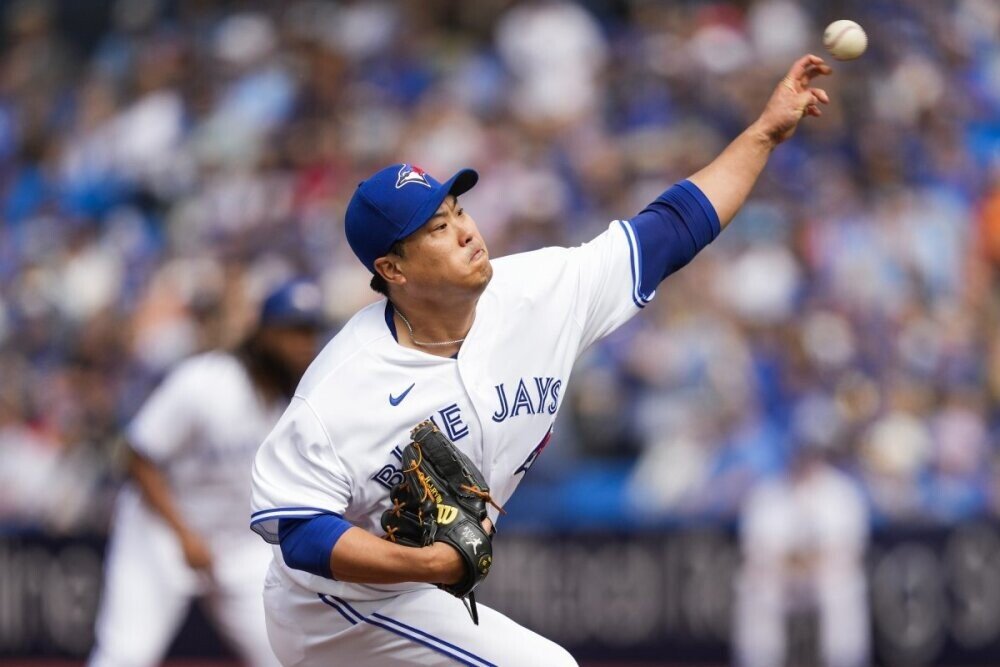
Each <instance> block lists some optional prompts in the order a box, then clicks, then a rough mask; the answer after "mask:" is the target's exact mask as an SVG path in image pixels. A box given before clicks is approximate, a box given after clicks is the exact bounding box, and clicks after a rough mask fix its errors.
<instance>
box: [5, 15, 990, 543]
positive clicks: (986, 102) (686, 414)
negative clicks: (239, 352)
mask: <svg viewBox="0 0 1000 667" xmlns="http://www.w3.org/2000/svg"><path fill="white" fill-rule="evenodd" d="M82 7H83V6H82V5H81V4H80V3H73V2H70V1H69V0H47V1H45V2H39V1H35V0H32V1H19V2H10V3H6V4H5V5H4V10H3V14H2V20H3V24H2V30H3V34H4V40H3V41H2V46H0V55H2V58H0V158H2V159H0V209H2V211H3V216H2V220H0V370H2V372H3V377H4V384H5V386H16V387H18V388H19V391H20V395H19V396H18V398H17V400H16V401H14V402H13V403H11V402H10V401H7V400H6V399H5V400H4V401H3V403H4V405H5V406H8V407H5V408H4V409H3V412H4V416H3V425H2V426H0V429H2V431H3V435H2V436H0V440H2V441H3V443H4V444H3V445H0V446H2V447H4V450H5V452H8V453H9V454H10V455H9V456H6V455H5V456H4V461H3V462H2V463H0V475H4V474H10V473H4V472H3V470H4V469H6V470H13V471H15V472H14V473H13V474H14V475H15V476H17V471H20V470H23V471H24V472H25V474H24V475H23V476H21V477H20V478H19V479H18V480H17V482H18V483H17V484H12V485H10V486H8V487H5V490H6V494H5V495H4V497H3V499H2V500H0V506H2V512H3V515H2V516H3V521H4V523H5V524H7V527H8V528H12V527H13V526H15V525H17V526H18V527H25V526H28V527H31V526H35V527H37V526H44V527H45V528H46V529H49V530H66V531H72V530H89V529H95V528H96V529H100V528H101V527H102V526H103V524H105V523H106V521H107V518H108V516H109V512H110V507H109V504H108V498H109V497H111V495H112V494H111V493H110V491H112V490H113V487H114V484H115V479H116V478H115V475H114V468H115V467H116V466H119V465H120V462H118V461H117V460H116V459H114V458H113V457H112V452H113V451H114V447H113V445H112V443H113V437H114V434H115V433H117V432H119V431H120V428H121V426H122V425H123V423H125V422H126V421H127V420H128V419H129V418H130V417H131V416H132V413H133V412H134V411H135V410H136V409H137V407H138V404H139V403H140V402H141V400H142V398H143V397H144V396H145V395H146V394H147V393H148V392H149V391H150V389H151V387H153V386H154V385H155V384H156V383H157V382H158V381H159V380H160V379H161V377H162V375H163V373H164V372H165V370H166V369H167V368H169V367H171V366H172V365H173V364H175V363H176V362H177V361H179V360H180V359H182V358H184V357H187V356H189V355H192V354H195V353H197V352H199V351H203V350H205V349H208V348H211V347H214V346H217V345H231V344H233V343H235V342H236V341H237V340H238V339H239V338H240V337H241V335H242V334H243V333H244V332H245V330H246V326H247V322H248V313H249V312H250V311H248V308H247V303H246V302H247V301H248V300H249V301H252V300H254V299H256V298H259V297H260V295H261V291H262V289H263V286H265V285H269V284H274V283H275V282H276V281H280V280H281V279H283V278H287V277H289V276H291V275H297V274H306V275H310V276H312V277H314V278H315V279H316V280H317V281H318V282H320V283H321V284H322V285H323V287H324V293H325V295H326V298H327V300H328V301H327V303H326V304H325V307H326V310H327V311H328V312H329V313H330V314H331V315H332V316H333V317H334V318H335V319H343V318H344V317H347V316H349V315H350V314H351V313H353V312H355V311H356V310H357V308H358V307H359V306H360V305H362V304H363V303H365V302H367V301H370V300H373V299H374V298H375V295H374V294H373V293H372V292H371V291H370V290H369V289H368V287H367V283H368V276H367V272H365V271H364V269H363V268H362V267H360V266H358V265H357V262H356V261H354V259H353V256H352V255H351V253H350V249H349V248H348V247H347V245H346V243H345V239H344V237H343V231H342V224H341V221H342V219H343V209H344V206H345V202H346V199H347V197H349V195H350V193H351V192H352V190H353V188H354V186H355V185H356V184H357V182H358V181H359V180H360V178H362V177H363V176H364V175H366V174H368V173H370V172H371V171H372V169H373V168H374V167H375V166H377V165H381V164H387V163H390V162H395V161H401V160H403V159H407V160H410V161H416V162H418V163H420V164H423V165H424V166H426V167H427V168H429V169H431V170H432V171H442V172H444V171H448V170H450V169H453V168H455V167H457V166H465V165H469V166H474V167H476V168H477V169H478V170H479V171H480V173H481V174H482V176H483V183H484V184H487V185H484V186H482V187H481V188H477V189H476V190H474V191H473V192H472V193H470V196H469V198H468V201H466V202H465V205H466V206H467V207H468V208H469V209H470V210H472V211H474V212H475V215H476V218H477V220H478V221H479V222H480V224H481V226H482V229H483V232H484V235H485V236H486V238H487V240H488V241H489V242H490V246H491V251H492V252H493V253H494V254H497V255H500V254H505V253H508V252H513V251H516V250H523V249H526V248H534V247H538V246H540V245H546V244H560V245H567V244H575V243H578V242H580V241H582V240H585V239H587V238H590V237H592V236H593V235H594V234H595V233H597V231H598V230H600V229H602V228H603V227H604V226H606V225H607V223H608V221H609V220H612V219H615V218H623V217H628V216H630V215H633V214H634V213H635V212H636V211H638V210H639V209H640V208H641V207H642V206H644V205H645V204H646V203H647V202H648V201H650V200H651V199H652V198H654V197H655V196H656V195H657V194H658V192H657V191H656V188H658V187H660V186H661V185H662V183H663V182H664V181H668V180H670V179H677V178H681V177H683V176H685V175H687V174H690V173H692V172H693V171H695V170H696V169H698V168H700V167H701V166H702V165H703V164H704V163H705V161H707V160H708V159H709V158H710V157H711V156H712V155H714V154H715V153H716V152H717V151H718V150H719V149H721V148H722V146H723V145H724V144H725V142H726V141H727V140H728V139H730V138H731V136H732V135H733V133H734V132H736V131H738V130H739V129H740V128H742V127H743V126H744V125H745V124H746V123H747V122H749V121H750V120H751V114H754V113H756V111H757V110H758V109H759V108H760V106H761V103H762V100H759V99H756V97H755V96H757V95H759V94H760V93H759V91H763V90H768V89H769V85H766V84H767V81H769V80H773V79H774V77H776V76H779V75H780V74H779V70H780V69H781V68H783V67H784V66H785V64H786V63H787V61H788V58H789V57H791V56H792V55H796V54H798V53H799V52H800V51H803V50H812V51H814V52H820V51H819V49H820V48H821V45H820V44H819V38H820V34H821V31H822V26H824V25H825V24H826V23H827V22H828V21H829V20H832V19H833V18H837V16H834V13H835V12H833V9H832V8H831V7H828V6H827V4H824V3H796V2H790V1H788V0H748V1H747V2H740V3H737V2H724V1H723V2H715V1H708V0H704V1H703V0H689V1H687V2H677V3H656V2H643V1H639V0H627V1H624V2H615V3H579V2H568V1H565V0H515V1H514V2H506V1H504V0H483V1H482V2H476V3H453V2H431V3H398V2H348V1H346V0H345V1H337V2H320V1H317V0H288V1H287V2H283V3H248V4H247V5H245V6H243V5H241V7H240V8H239V10H238V11H237V10H232V11H230V10H228V9H226V8H225V7H224V6H223V5H220V4H219V3H214V2H182V3H172V2H163V1H162V0H117V1H115V2H109V3H100V4H99V6H90V5H88V6H87V7H86V9H85V10H83V9H81V8H82ZM851 7H852V17H853V18H855V19H857V20H858V21H860V22H861V23H862V24H863V25H865V27H866V28H867V29H868V30H869V33H870V35H871V38H872V39H871V47H870V48H869V50H868V52H867V53H866V54H865V55H864V57H863V58H862V59H861V60H859V61H857V62H852V63H843V64H840V63H837V64H835V69H836V75H835V76H834V77H831V80H830V82H829V89H830V93H831V96H832V97H833V100H834V103H833V104H832V105H830V107H829V108H828V109H827V110H825V113H824V117H823V118H822V119H820V121H819V122H817V123H812V124H809V126H808V127H804V128H803V129H802V131H801V132H799V133H798V134H797V135H796V137H795V139H794V140H793V141H792V142H790V143H789V144H788V145H787V146H785V147H784V150H782V151H781V152H780V153H779V154H777V155H775V159H774V160H773V161H772V162H771V164H770V166H769V167H768V172H767V173H765V174H764V177H763V178H762V179H761V181H760V183H759V185H758V188H757V189H756V190H755V194H754V198H753V200H752V202H751V203H750V204H748V205H747V206H746V207H745V209H744V211H743V213H742V214H741V215H742V217H743V218H744V219H743V220H741V221H740V222H739V223H738V224H736V225H734V226H733V227H732V228H731V229H729V230H727V232H726V234H724V235H723V236H722V237H721V238H720V239H719V241H718V242H717V243H715V244H713V247H712V248H711V249H710V250H708V251H707V252H705V253H703V254H702V256H701V257H699V258H698V261H697V262H694V263H693V264H692V265H691V266H689V267H687V268H686V269H685V270H684V271H683V272H681V273H680V274H678V275H677V276H674V277H672V278H671V281H670V282H668V283H666V284H664V285H663V286H662V288H661V289H660V291H659V292H660V293H659V294H658V295H657V298H656V300H655V301H654V302H653V303H652V304H650V305H649V306H648V307H647V309H646V311H647V312H646V314H645V316H644V317H643V318H638V319H637V320H636V321H635V322H634V323H631V324H630V325H629V326H628V327H626V328H625V329H623V330H622V331H620V332H618V333H617V334H616V335H615V336H614V337H612V338H611V339H609V340H607V341H604V342H602V343H601V344H600V345H599V346H597V347H596V348H595V349H594V350H593V351H592V356H591V358H590V359H588V360H587V361H586V362H584V363H583V364H581V366H580V369H579V371H578V372H579V373H580V378H578V380H577V382H575V383H574V389H573V393H571V394H570V395H569V396H567V397H566V400H567V401H569V403H568V405H567V407H568V408H569V409H568V410H567V411H564V412H565V415H566V416H565V418H564V419H565V420H566V421H567V422H568V423H567V424H566V426H567V427H566V428H560V429H559V430H557V435H556V440H557V444H556V446H557V447H559V448H563V449H565V450H566V451H565V452H564V455H565V457H564V458H562V459H561V461H562V463H561V464H560V466H558V469H555V470H552V471H549V473H547V474H546V475H545V476H544V477H543V476H542V475H541V474H539V475H532V476H528V477H527V479H526V481H525V485H528V486H530V485H533V484H538V485H540V486H541V485H542V484H543V483H544V484H545V485H546V486H545V492H546V493H560V492H563V493H566V494H567V496H569V495H570V494H572V493H573V487H572V486H570V485H569V484H563V483H561V482H562V481H563V480H571V479H573V478H574V477H575V476H577V475H579V474H581V472H580V471H581V470H593V469H597V468H599V467H600V466H595V465H593V462H594V460H599V461H606V460H607V459H615V460H616V462H617V464H627V463H628V462H630V461H632V462H638V465H636V466H634V467H633V469H632V471H631V472H628V471H626V473H625V474H622V475H617V476H609V477H601V478H600V479H601V482H600V483H601V484H602V485H603V486H602V489H603V491H604V492H605V493H606V494H607V495H609V496H614V497H615V498H618V499H619V500H620V501H621V502H620V503H618V504H617V505H615V506H616V507H618V506H620V507H622V508H626V507H632V506H639V507H643V508H647V509H651V510H652V512H651V513H650V516H647V517H646V518H647V519H653V520H656V519H664V520H668V521H673V520H681V521H683V520H688V519H702V520H705V519H711V520H713V521H718V522H731V521H733V520H734V519H735V517H736V515H737V512H738V508H739V507H740V506H741V504H742V503H743V501H744V499H745V497H746V494H747V493H748V492H749V491H750V489H752V488H753V487H754V485H755V484H756V483H757V482H758V481H760V480H761V479H763V478H765V477H767V476H769V475H771V474H773V473H775V472H776V471H777V470H779V469H781V468H782V467H783V466H785V465H786V462H785V461H784V458H783V456H782V451H783V447H784V446H785V443H786V442H788V441H789V440H790V438H791V433H792V429H793V424H792V421H793V420H792V416H791V411H790V409H789V407H788V406H790V405H794V404H796V403H797V402H799V401H800V400H802V399H804V398H806V397H809V396H811V395H813V394H815V393H819V394H822V395H823V396H826V397H827V398H828V399H829V401H830V403H831V404H832V405H833V412H834V413H835V414H836V416H837V419H838V420H839V421H840V422H841V428H842V430H843V438H844V441H845V443H846V445H845V448H844V453H843V457H844V464H845V467H846V469H848V470H849V471H851V473H852V474H855V475H856V476H857V478H858V480H859V481H860V482H861V483H862V485H863V487H864V490H865V494H866V497H867V498H868V499H869V502H870V506H871V509H872V515H873V517H875V520H876V521H879V522H893V521H926V520H928V519H930V520H934V521H944V522H953V521H961V520H965V519H968V518H971V517H974V516H977V515H982V514H984V513H993V514H995V513H996V511H997V508H998V507H1000V500H998V498H1000V494H998V493H997V492H996V490H995V488H994V487H995V486H996V485H990V484H989V483H988V482H987V481H986V480H985V479H983V475H985V474H987V473H984V472H983V471H987V470H991V469H994V468H995V469H997V470H1000V463H998V462H1000V453H998V452H1000V448H998V446H997V445H998V438H1000V342H998V339H997V335H996V333H995V332H996V331H997V330H998V324H1000V298H998V296H997V295H998V294H1000V292H998V291H997V290H998V286H1000V281H998V279H997V276H998V275H1000V272H998V270H997V267H998V266H1000V249H998V248H1000V223H998V222H997V219H998V213H997V210H998V206H1000V204H998V196H1000V195H998V189H1000V186H998V183H1000V177H998V174H1000V166H998V165H1000V161H998V159H997V155H998V154H1000V123H998V122H997V119H998V118H1000V84H998V83H997V82H998V81H1000V78H998V77H997V76H996V68H997V65H996V63H997V62H1000V42H998V40H997V39H996V34H997V29H998V26H1000V11H998V9H997V6H996V3H995V2H993V1H991V0H960V1H957V2H952V3H927V2H921V0H886V1H885V2H880V3H857V4H854V5H851ZM875 91H890V93H889V94H875ZM886 100H889V102H886ZM678 281H680V282H684V283H687V284H685V285H678V284H677V283H678ZM983 360H986V361H987V363H985V364H984V363H983ZM609 397H610V398H609ZM10 405H13V406H15V407H14V408H10V407H9V406H10ZM956 411H957V412H956ZM956 415H959V416H958V417H956ZM570 434H575V437H568V438H566V439H565V440H564V441H561V442H560V439H561V438H563V436H564V435H570ZM11 443H16V444H11ZM956 443H957V444H956ZM15 461H21V462H20V463H17V464H16V465H15V463H14V462H15ZM541 465H542V467H543V468H544V466H545V463H544V459H543V461H542V463H541ZM577 465H579V466H580V468H579V469H577V468H576V466H577ZM65 466H71V468H70V469H72V466H77V467H78V468H79V475H80V476H81V478H82V479H85V480H92V482H91V483H89V485H87V484H79V483H77V484H75V485H70V486H72V487H73V489H72V492H73V493H74V494H75V493H77V492H78V490H80V489H84V491H83V496H82V497H80V500H79V505H80V506H81V507H82V509H81V510H80V511H78V512H77V511H69V510H67V509H66V506H65V504H63V508H62V509H58V510H55V514H56V515H57V516H54V515H52V514H51V513H46V512H45V511H42V510H41V508H42V507H46V506H47V505H46V502H47V501H46V499H44V498H41V497H39V494H40V489H44V488H46V486H48V488H49V489H50V490H51V489H53V488H62V487H63V486H64V485H65V484H66V482H65V481H63V480H64V479H65V478H64V477H62V476H60V473H58V472H57V471H59V470H63V469H65ZM976 466H979V468H978V473H980V474H977V472H976V469H975V467H976ZM622 467H623V468H626V467H627V465H622ZM29 471H30V472H29ZM32 480H35V481H32ZM706 489H711V491H707V490H706ZM69 491H70V489H66V492H67V493H69ZM56 496H58V494H52V493H49V494H48V496H47V497H48V498H51V497H56ZM74 497H75V496H74ZM626 501H627V502H626ZM562 506H566V507H571V506H572V503H564V504H559V503H554V504H553V507H562ZM929 507H930V510H931V511H926V510H928V508H929ZM620 518H623V517H620ZM512 519H513V520H514V521H516V520H517V517H516V516H515V517H512ZM561 519H565V517H562V518H554V519H553V520H561Z"/></svg>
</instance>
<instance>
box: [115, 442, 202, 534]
mask: <svg viewBox="0 0 1000 667" xmlns="http://www.w3.org/2000/svg"><path fill="white" fill-rule="evenodd" d="M128 472H129V475H130V476H131V477H132V479H133V480H134V481H135V483H136V485H137V486H138V487H139V489H140V490H141V491H142V495H143V498H144V499H145V501H146V504H148V505H149V506H150V507H151V508H152V509H153V511H155V512H156V513H157V514H159V515H160V516H161V517H163V520H164V521H166V522H167V524H168V525H169V526H170V527H171V528H172V529H173V531H174V532H175V533H176V534H177V535H178V536H183V535H185V534H186V533H188V532H189V528H188V525H187V523H186V522H185V521H184V519H183V518H182V517H181V514H180V511H179V510H178V509H177V505H176V503H175V502H174V497H173V493H172V492H171V491H170V485H169V484H168V483H167V479H166V477H164V475H163V473H162V472H160V469H159V468H157V467H156V464H155V463H153V462H152V461H150V460H149V459H147V458H146V457H145V456H143V455H142V454H138V453H136V452H135V451H134V450H133V451H130V454H129V463H128Z"/></svg>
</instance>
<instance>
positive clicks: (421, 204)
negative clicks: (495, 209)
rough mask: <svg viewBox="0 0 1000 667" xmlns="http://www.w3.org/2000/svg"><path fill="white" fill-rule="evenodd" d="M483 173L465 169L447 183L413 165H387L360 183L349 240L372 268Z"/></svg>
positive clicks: (348, 216) (350, 215)
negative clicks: (380, 258) (449, 198)
mask: <svg viewBox="0 0 1000 667" xmlns="http://www.w3.org/2000/svg"><path fill="white" fill-rule="evenodd" d="M478 180H479V174H477V173H476V172H475V171H473V170H472V169H462V170H461V171H459V172H458V173H457V174H455V175H454V176H452V177H451V178H449V179H448V180H447V181H445V182H444V183H441V182H439V181H437V180H436V179H434V177H432V176H431V175H430V174H428V173H427V172H426V171H424V170H423V169H421V168H420V167H417V166H416V165H412V164H394V165H392V166H391V167H386V168H385V169H382V170H380V171H378V172H376V173H375V174H374V175H372V176H371V177H370V178H368V179H367V180H365V181H362V182H361V183H360V184H359V185H358V189H357V190H355V191H354V196H353V197H351V201H350V203H349V204H348V205H347V213H346V215H345V216H344V217H345V221H346V225H345V226H346V230H347V242H348V243H349V244H350V245H351V250H353V251H354V254H355V255H357V256H358V259H360V260H361V263H362V264H364V265H365V266H366V267H367V268H368V270H369V271H371V272H372V273H375V260H376V259H378V258H379V257H383V256H384V255H385V254H386V253H388V252H389V248H391V247H392V244H393V243H395V242H396V241H399V240H401V239H405V238H406V237H407V236H409V235H410V234H412V233H413V232H415V231H417V230H418V229H420V228H421V227H423V226H424V224H425V223H426V222H427V221H428V220H430V219H431V216H432V215H434V212H435V211H437V210H438V207H439V206H441V202H443V201H444V199H445V197H447V196H448V195H450V194H451V195H455V196H456V197H457V196H458V195H460V194H462V193H463V192H468V191H469V190H470V189H471V188H472V186H473V185H475V184H476V181H478Z"/></svg>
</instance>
